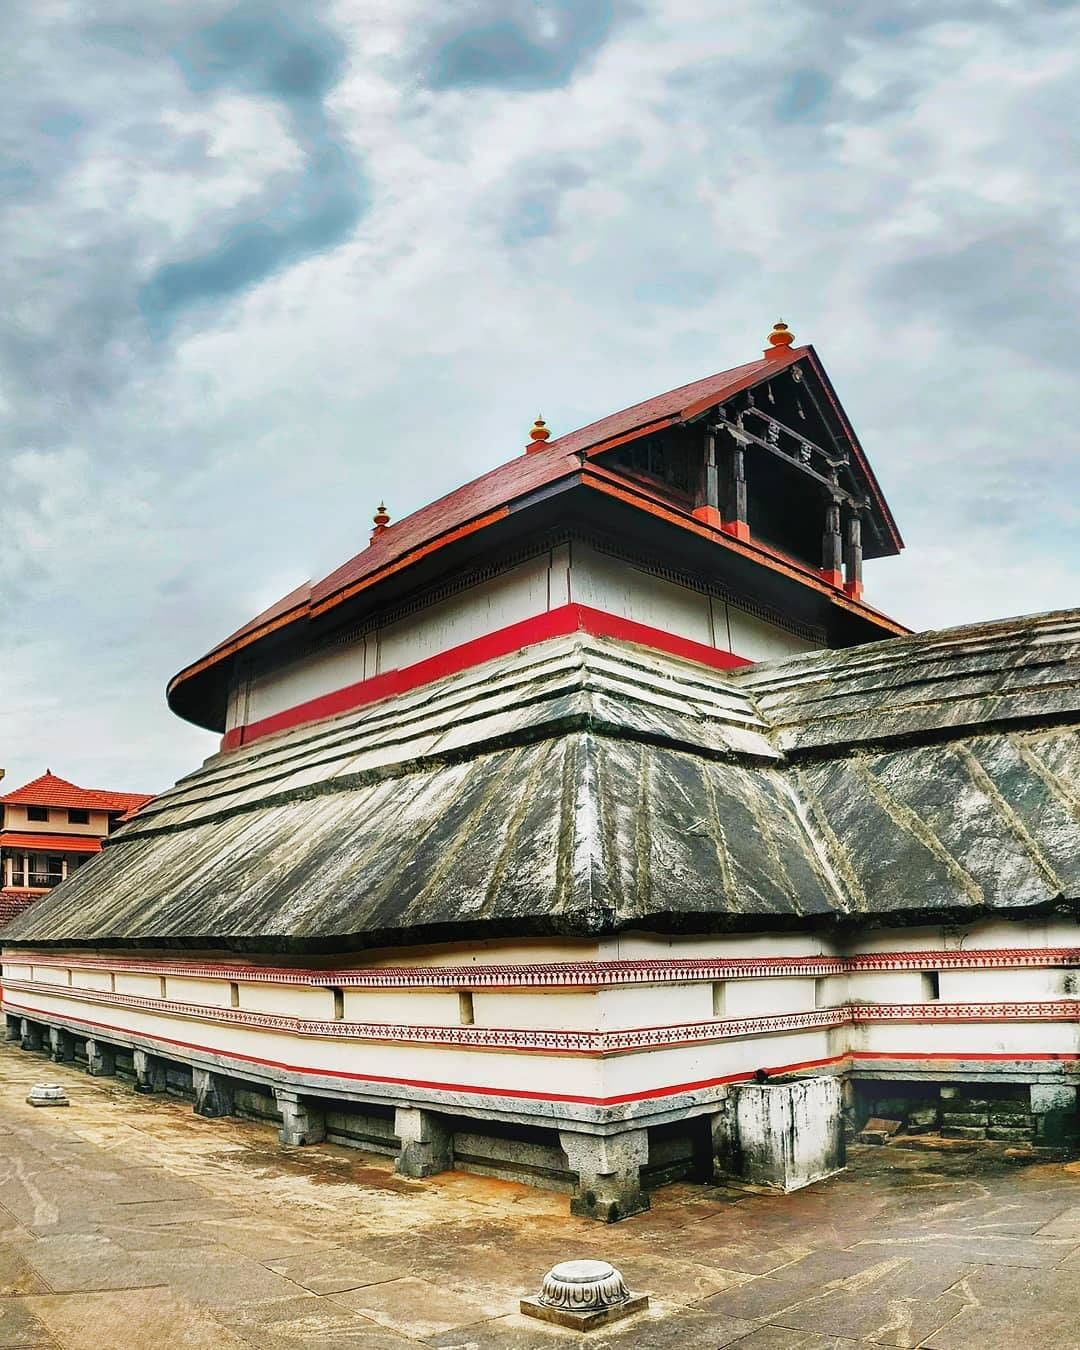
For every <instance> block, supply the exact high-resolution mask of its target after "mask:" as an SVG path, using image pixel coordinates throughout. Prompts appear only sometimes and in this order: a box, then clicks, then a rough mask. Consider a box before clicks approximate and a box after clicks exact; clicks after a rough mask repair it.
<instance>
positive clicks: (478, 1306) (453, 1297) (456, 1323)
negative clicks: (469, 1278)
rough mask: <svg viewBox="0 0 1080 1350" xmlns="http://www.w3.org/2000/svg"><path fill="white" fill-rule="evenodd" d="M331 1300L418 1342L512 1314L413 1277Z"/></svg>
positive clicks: (339, 1295)
mask: <svg viewBox="0 0 1080 1350" xmlns="http://www.w3.org/2000/svg"><path fill="white" fill-rule="evenodd" d="M332 1301H333V1302H334V1303H337V1304H340V1305H341V1306H342V1307H344V1308H347V1309H348V1310H349V1311H350V1312H355V1313H359V1314H360V1315H361V1316H362V1317H367V1318H369V1319H370V1320H371V1321H373V1322H378V1323H379V1324H380V1325H381V1326H385V1327H389V1328H390V1330H391V1331H396V1332H399V1333H400V1334H401V1335H403V1336H412V1337H413V1338H414V1339H416V1340H422V1339H426V1338H428V1337H430V1336H437V1335H439V1333H440V1332H444V1331H450V1330H451V1329H453V1328H457V1327H465V1326H469V1325H470V1324H471V1323H475V1322H482V1321H488V1320H489V1319H490V1318H492V1317H498V1316H502V1315H505V1314H506V1313H507V1312H508V1311H509V1309H507V1308H506V1307H505V1305H504V1306H502V1307H499V1306H488V1307H485V1306H484V1305H483V1304H482V1303H477V1302H473V1301H471V1300H470V1299H467V1298H465V1297H464V1296H463V1295H461V1294H458V1293H455V1292H454V1291H453V1290H449V1289H446V1288H445V1287H441V1286H439V1285H435V1284H430V1283H429V1282H428V1281H427V1280H420V1279H417V1278H415V1277H414V1276H406V1277H405V1278H404V1279H400V1280H390V1281H388V1282H386V1283H385V1284H373V1285H368V1286H366V1287H365V1288H362V1289H352V1290H348V1291H346V1292H345V1293H341V1294H334V1295H333V1296H332Z"/></svg>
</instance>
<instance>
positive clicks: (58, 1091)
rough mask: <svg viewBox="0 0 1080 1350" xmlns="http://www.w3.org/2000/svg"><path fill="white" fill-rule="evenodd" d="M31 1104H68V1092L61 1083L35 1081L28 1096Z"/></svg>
mask: <svg viewBox="0 0 1080 1350" xmlns="http://www.w3.org/2000/svg"><path fill="white" fill-rule="evenodd" d="M26 1100H27V1102H28V1103H29V1105H30V1106H67V1105H68V1099H67V1093H66V1092H65V1091H64V1089H63V1088H62V1087H61V1086H60V1084H59V1083H35V1084H34V1086H33V1087H32V1088H31V1089H30V1092H29V1093H28V1095H27V1098H26Z"/></svg>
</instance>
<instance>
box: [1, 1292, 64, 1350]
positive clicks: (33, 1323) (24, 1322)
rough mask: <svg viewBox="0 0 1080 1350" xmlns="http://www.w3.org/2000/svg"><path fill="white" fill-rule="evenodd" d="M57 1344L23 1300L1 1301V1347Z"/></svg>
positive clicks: (10, 1299) (50, 1345)
mask: <svg viewBox="0 0 1080 1350" xmlns="http://www.w3.org/2000/svg"><path fill="white" fill-rule="evenodd" d="M55 1344H56V1342H55V1341H53V1340H52V1338H51V1337H50V1336H49V1333H48V1331H47V1330H46V1328H45V1325H44V1323H42V1322H41V1320H40V1319H39V1318H38V1317H36V1316H35V1315H34V1312H33V1309H32V1308H31V1306H30V1305H29V1304H28V1303H27V1302H26V1301H25V1300H24V1299H21V1298H5V1299H0V1346H19V1347H24V1346H25V1347H34V1348H35V1350H36V1347H38V1346H48V1347H52V1346H54V1345H55Z"/></svg>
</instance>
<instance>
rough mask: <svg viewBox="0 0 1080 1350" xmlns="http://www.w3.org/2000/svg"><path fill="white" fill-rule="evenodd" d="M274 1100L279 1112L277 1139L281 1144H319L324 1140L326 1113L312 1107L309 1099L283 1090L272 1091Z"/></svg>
mask: <svg viewBox="0 0 1080 1350" xmlns="http://www.w3.org/2000/svg"><path fill="white" fill-rule="evenodd" d="M274 1100H275V1101H276V1102H277V1105H278V1110H279V1111H280V1112H281V1128H280V1129H279V1130H278V1139H279V1140H280V1141H281V1142H282V1143H283V1144H321V1143H322V1141H323V1140H324V1139H325V1138H326V1112H325V1111H320V1110H319V1108H318V1107H317V1106H314V1105H313V1104H312V1102H311V1099H310V1097H302V1096H301V1095H300V1094H299V1093H298V1092H292V1091H288V1090H287V1089H285V1088H275V1089H274Z"/></svg>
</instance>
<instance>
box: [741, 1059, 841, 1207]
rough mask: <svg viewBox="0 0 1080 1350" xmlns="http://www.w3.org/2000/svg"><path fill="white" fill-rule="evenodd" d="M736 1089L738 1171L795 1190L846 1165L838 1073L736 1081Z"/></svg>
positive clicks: (758, 1181) (751, 1178) (762, 1183)
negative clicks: (772, 1080) (761, 1080)
mask: <svg viewBox="0 0 1080 1350" xmlns="http://www.w3.org/2000/svg"><path fill="white" fill-rule="evenodd" d="M733 1091H734V1098H735V1132H736V1140H735V1147H734V1150H733V1154H734V1157H735V1159H736V1171H737V1173H738V1175H740V1176H742V1177H744V1178H745V1179H746V1180H747V1181H752V1182H753V1183H754V1184H755V1185H758V1186H774V1187H776V1188H777V1189H778V1190H782V1191H796V1190H798V1189H799V1188H800V1187H802V1186H809V1185H810V1184H811V1182H814V1181H821V1180H823V1178H825V1177H829V1176H832V1174H833V1173H834V1172H839V1171H840V1170H841V1168H843V1166H844V1131H843V1121H842V1116H841V1110H840V1084H839V1082H838V1081H837V1080H836V1079H835V1078H827V1077H822V1078H796V1079H788V1080H786V1081H784V1080H778V1081H776V1082H771V1083H737V1084H736V1085H735V1087H734V1089H733Z"/></svg>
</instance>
